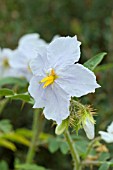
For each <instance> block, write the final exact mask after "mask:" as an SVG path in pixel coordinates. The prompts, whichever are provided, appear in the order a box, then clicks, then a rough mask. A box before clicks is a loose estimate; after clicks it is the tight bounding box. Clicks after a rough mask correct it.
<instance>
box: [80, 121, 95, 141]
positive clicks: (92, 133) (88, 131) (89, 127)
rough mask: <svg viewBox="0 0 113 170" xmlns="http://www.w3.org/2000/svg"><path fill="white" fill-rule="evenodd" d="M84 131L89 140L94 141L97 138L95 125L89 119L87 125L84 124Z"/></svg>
mask: <svg viewBox="0 0 113 170" xmlns="http://www.w3.org/2000/svg"><path fill="white" fill-rule="evenodd" d="M83 128H84V131H85V133H86V135H87V137H88V138H89V139H93V138H94V136H95V130H94V128H95V127H94V124H93V123H92V122H91V121H90V120H89V119H88V118H87V119H86V122H85V124H83Z"/></svg>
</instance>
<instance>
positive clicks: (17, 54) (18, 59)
mask: <svg viewBox="0 0 113 170" xmlns="http://www.w3.org/2000/svg"><path fill="white" fill-rule="evenodd" d="M43 46H47V43H46V42H45V41H44V40H42V39H40V37H39V34H37V33H32V34H26V35H24V36H23V37H21V38H20V40H19V45H18V48H17V49H16V50H14V53H13V57H14V59H13V60H12V61H11V66H12V67H13V68H16V69H19V70H20V74H21V75H22V76H23V77H25V78H26V79H27V80H28V81H29V80H30V79H31V77H32V72H31V69H30V66H29V62H30V60H31V59H32V58H35V57H36V56H37V54H38V52H39V51H40V50H43Z"/></svg>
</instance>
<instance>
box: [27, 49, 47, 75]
mask: <svg viewBox="0 0 113 170" xmlns="http://www.w3.org/2000/svg"><path fill="white" fill-rule="evenodd" d="M30 68H31V70H32V72H33V74H34V75H44V73H45V72H46V71H47V70H48V69H49V63H48V60H47V50H46V48H45V47H44V48H42V51H41V52H40V53H39V54H37V57H36V58H34V59H32V60H31V61H30Z"/></svg>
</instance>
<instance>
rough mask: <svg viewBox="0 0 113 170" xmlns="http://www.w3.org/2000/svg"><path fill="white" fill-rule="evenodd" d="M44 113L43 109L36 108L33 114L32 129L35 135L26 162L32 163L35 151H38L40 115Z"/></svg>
mask: <svg viewBox="0 0 113 170" xmlns="http://www.w3.org/2000/svg"><path fill="white" fill-rule="evenodd" d="M41 113H42V109H36V110H35V112H34V116H33V125H32V131H33V136H32V139H31V144H30V147H29V150H28V153H27V157H26V163H32V161H33V159H34V156H35V151H36V144H37V140H38V137H39V131H40V127H39V126H40V115H41Z"/></svg>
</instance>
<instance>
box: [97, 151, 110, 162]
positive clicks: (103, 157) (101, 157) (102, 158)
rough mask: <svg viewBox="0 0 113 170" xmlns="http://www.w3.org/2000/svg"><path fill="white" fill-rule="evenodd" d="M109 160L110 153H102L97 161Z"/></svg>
mask: <svg viewBox="0 0 113 170" xmlns="http://www.w3.org/2000/svg"><path fill="white" fill-rule="evenodd" d="M109 158H110V153H108V152H102V153H101V155H100V157H99V161H106V160H107V159H109Z"/></svg>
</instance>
